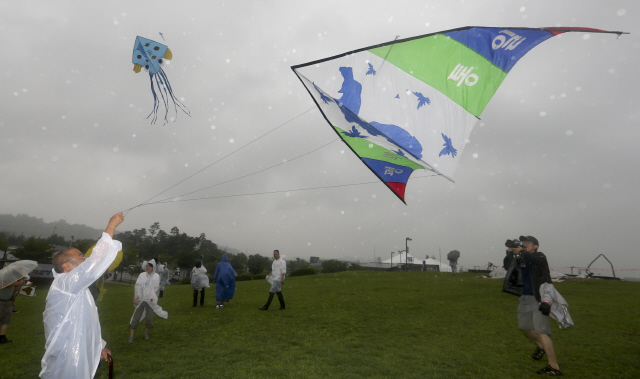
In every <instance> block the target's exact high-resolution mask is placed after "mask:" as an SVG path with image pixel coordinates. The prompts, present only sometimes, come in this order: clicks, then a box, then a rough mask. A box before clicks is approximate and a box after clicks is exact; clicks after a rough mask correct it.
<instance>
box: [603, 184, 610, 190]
mask: <svg viewBox="0 0 640 379" xmlns="http://www.w3.org/2000/svg"><path fill="white" fill-rule="evenodd" d="M602 187H604V189H611V183H605V184H603V185H602Z"/></svg>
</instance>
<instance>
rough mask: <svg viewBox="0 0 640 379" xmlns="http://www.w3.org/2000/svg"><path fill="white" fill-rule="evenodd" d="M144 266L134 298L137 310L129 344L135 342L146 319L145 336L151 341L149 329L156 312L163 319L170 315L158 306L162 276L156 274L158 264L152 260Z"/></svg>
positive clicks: (133, 317) (134, 314)
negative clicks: (137, 332) (141, 323)
mask: <svg viewBox="0 0 640 379" xmlns="http://www.w3.org/2000/svg"><path fill="white" fill-rule="evenodd" d="M142 266H143V267H144V268H145V272H143V273H142V274H140V275H139V276H138V280H136V290H135V295H134V296H133V304H134V305H135V307H136V310H135V311H133V316H131V334H130V335H129V343H131V342H133V334H134V333H135V331H136V328H137V327H138V324H139V323H140V320H142V318H144V334H143V338H144V339H145V340H148V339H149V329H151V328H153V313H154V312H155V313H156V314H157V315H158V316H160V317H162V318H165V319H166V318H168V317H169V314H168V313H167V312H166V311H163V310H162V308H161V307H160V306H159V305H158V286H159V285H160V276H159V275H158V274H156V273H155V272H154V271H155V266H156V262H155V261H154V260H153V259H152V260H150V261H149V262H146V261H145V262H143V263H142Z"/></svg>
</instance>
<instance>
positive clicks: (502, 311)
mask: <svg viewBox="0 0 640 379" xmlns="http://www.w3.org/2000/svg"><path fill="white" fill-rule="evenodd" d="M501 286H502V282H501V280H495V279H483V278H479V277H478V274H470V273H469V274H459V275H457V276H455V277H453V276H451V274H448V273H444V274H441V273H435V272H426V273H425V272H409V273H402V272H395V273H386V272H368V271H358V272H344V273H338V274H321V275H315V276H306V277H292V278H288V279H287V281H286V283H285V285H284V286H283V294H284V297H285V300H286V302H287V310H285V311H278V301H277V297H276V298H274V302H273V303H272V305H271V309H270V310H269V311H267V312H264V311H259V310H258V307H260V306H262V305H263V304H264V302H265V300H266V298H267V295H268V294H267V292H268V290H269V284H268V283H267V282H266V281H265V280H257V281H246V282H238V283H237V289H236V296H235V298H234V299H233V300H232V301H231V303H230V304H229V306H228V307H225V309H223V310H216V309H215V303H214V300H215V293H214V292H215V290H214V288H211V289H207V291H208V292H207V296H208V297H207V299H206V300H205V307H203V308H201V307H197V308H193V307H192V297H191V294H192V291H191V288H190V286H188V285H174V286H167V287H166V289H165V296H164V298H163V299H160V305H161V306H162V307H163V308H164V309H165V310H167V311H168V312H169V319H168V320H163V319H160V318H158V317H157V316H156V317H155V318H154V326H155V327H154V329H153V330H152V332H151V338H150V339H149V340H146V341H145V340H143V339H142V324H141V327H139V328H138V330H137V333H136V338H135V340H134V342H133V344H128V343H127V337H128V333H129V320H130V318H131V314H132V313H133V309H134V308H133V305H132V298H133V287H131V286H127V285H118V284H111V285H108V286H107V293H106V294H105V297H104V300H103V301H102V302H101V303H99V304H98V308H99V313H100V320H101V325H102V336H103V338H104V339H105V340H106V341H107V347H108V348H110V349H111V351H112V353H113V357H114V373H115V374H114V377H117V378H127V379H129V378H131V379H133V378H151V377H153V378H154V379H155V378H158V379H159V378H528V377H531V378H535V377H539V375H538V374H536V372H535V371H536V370H537V369H540V368H542V367H543V366H544V365H545V364H546V361H545V359H546V358H543V361H542V362H540V361H538V362H537V361H533V360H532V359H531V358H530V355H531V353H532V352H533V350H534V348H535V346H534V345H533V344H532V343H531V342H529V341H528V340H527V339H526V338H525V337H524V336H523V335H522V333H521V332H520V331H519V329H518V327H517V320H516V310H517V298H516V297H515V296H512V295H507V294H504V293H501V292H500V290H501ZM556 288H557V289H558V290H559V291H560V292H561V293H562V295H563V296H564V297H565V298H566V299H567V301H568V302H569V305H570V312H571V316H572V317H573V320H574V322H575V323H576V326H574V327H571V328H568V329H563V330H560V329H557V324H556V322H555V321H553V320H552V321H551V323H552V330H553V336H552V338H553V341H554V344H555V347H556V352H557V355H558V361H559V363H560V367H561V368H562V370H563V371H564V374H565V376H566V377H568V378H640V283H637V282H615V281H606V280H582V281H568V282H562V283H556ZM38 291H39V292H38V296H36V297H35V298H26V297H19V298H18V301H17V304H16V306H17V308H18V309H19V310H20V313H19V314H16V315H14V318H13V323H12V324H11V325H10V327H9V330H8V332H7V336H8V337H9V339H12V340H13V341H14V342H12V343H9V344H3V345H0V356H2V365H1V367H0V377H1V378H3V379H13V378H36V377H37V375H38V373H39V371H40V359H41V358H42V355H43V353H44V343H45V341H44V329H43V324H42V312H43V310H44V303H45V297H46V288H43V287H39V288H38ZM96 377H97V378H106V377H107V367H106V365H104V364H103V365H102V366H101V367H100V368H99V369H98V374H97V375H96Z"/></svg>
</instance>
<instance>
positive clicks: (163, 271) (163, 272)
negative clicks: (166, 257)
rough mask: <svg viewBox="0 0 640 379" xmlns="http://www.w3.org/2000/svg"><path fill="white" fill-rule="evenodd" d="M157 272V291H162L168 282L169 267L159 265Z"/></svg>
mask: <svg viewBox="0 0 640 379" xmlns="http://www.w3.org/2000/svg"><path fill="white" fill-rule="evenodd" d="M157 272H158V274H159V275H160V285H159V286H158V290H160V291H164V285H165V284H167V280H169V267H167V266H165V265H161V264H159V265H158V271H157Z"/></svg>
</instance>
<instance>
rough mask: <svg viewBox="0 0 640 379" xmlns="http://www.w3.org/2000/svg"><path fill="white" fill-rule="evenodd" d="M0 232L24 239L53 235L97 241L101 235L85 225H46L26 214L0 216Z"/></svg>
mask: <svg viewBox="0 0 640 379" xmlns="http://www.w3.org/2000/svg"><path fill="white" fill-rule="evenodd" d="M0 231H2V232H5V233H7V234H16V235H20V234H24V235H25V237H31V236H36V237H40V238H47V237H49V236H51V235H52V234H54V233H55V234H57V235H59V236H62V237H64V238H65V239H71V236H73V237H74V238H75V239H76V240H79V239H95V240H97V239H99V238H100V236H101V235H102V230H99V229H95V228H92V227H89V226H86V225H80V224H68V223H67V222H66V221H65V220H58V221H54V222H48V223H47V222H44V220H42V219H41V218H36V217H31V216H29V215H26V214H18V215H17V216H14V215H10V214H0Z"/></svg>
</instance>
